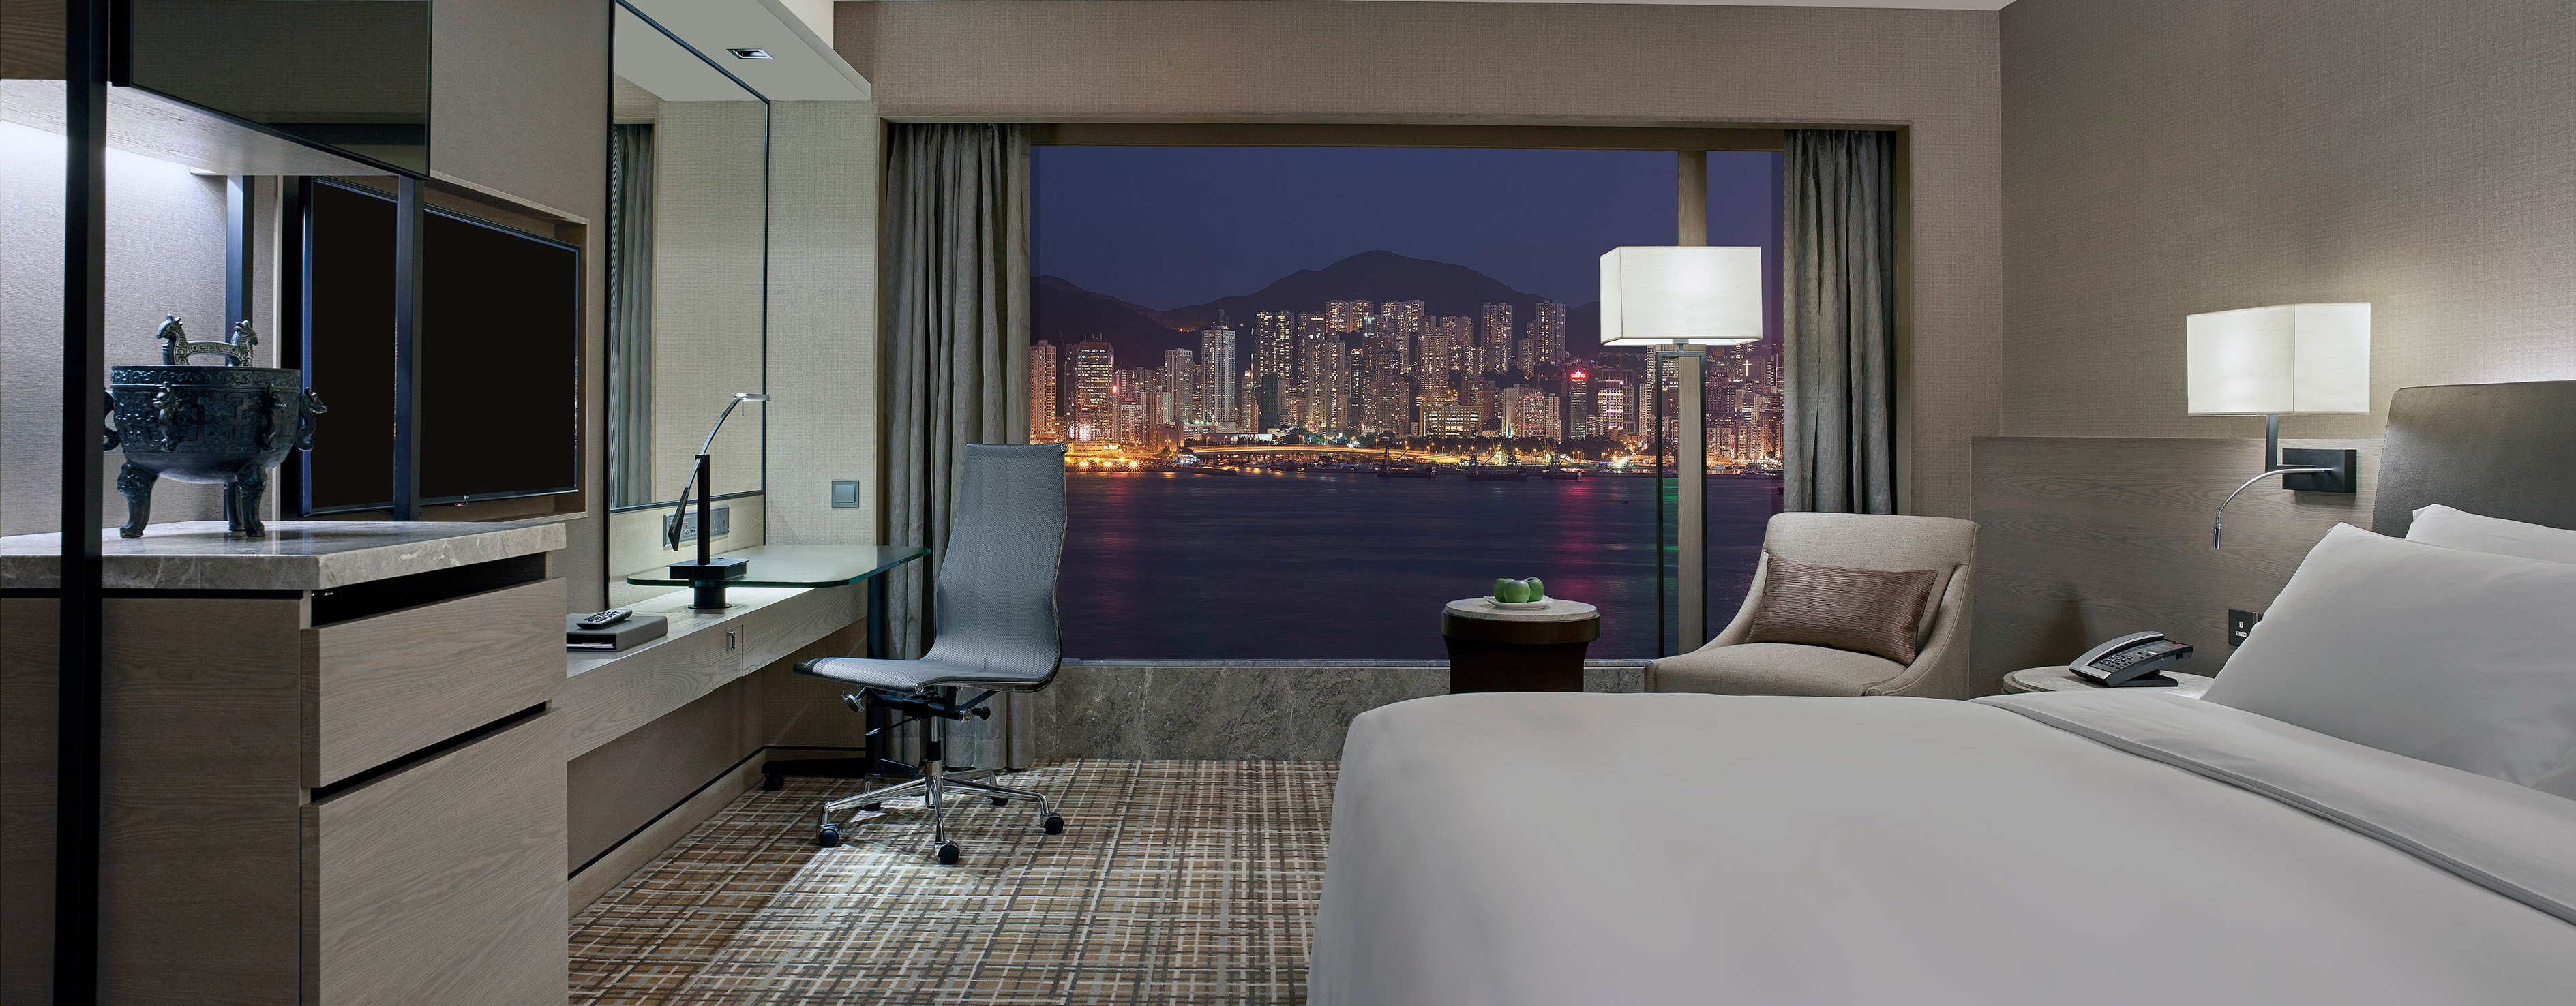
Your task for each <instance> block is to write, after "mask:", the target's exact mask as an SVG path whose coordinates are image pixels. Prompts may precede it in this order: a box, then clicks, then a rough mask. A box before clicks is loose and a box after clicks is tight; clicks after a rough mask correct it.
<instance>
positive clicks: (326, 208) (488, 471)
mask: <svg viewBox="0 0 2576 1006" xmlns="http://www.w3.org/2000/svg"><path fill="white" fill-rule="evenodd" d="M310 191H311V195H310V197H309V199H308V202H307V217H306V229H305V237H306V244H305V248H304V264H305V277H306V279H305V286H304V289H305V291H306V293H305V312H304V313H305V323H304V339H303V343H302V346H301V349H302V353H301V357H302V364H303V366H304V368H305V373H306V383H307V384H309V385H310V386H311V387H312V388H313V390H314V392H315V394H317V395H318V396H320V397H321V399H322V402H323V404H324V405H325V406H326V407H328V408H329V409H330V412H329V413H327V414H325V415H324V416H323V417H322V418H321V419H320V421H319V425H318V427H317V429H316V435H315V437H314V444H313V450H312V452H311V453H309V454H307V455H305V459H304V468H303V474H302V480H301V481H302V486H303V493H302V503H303V510H302V512H303V513H304V514H305V515H307V516H319V515H323V514H330V513H348V512H354V511H363V510H380V509H384V508H386V507H389V506H391V505H393V502H394V499H393V493H394V485H393V484H394V479H393V471H394V464H395V457H394V385H395V380H396V369H395V359H394V356H395V353H394V348H395V347H394V314H395V311H394V307H395V303H394V301H395V287H394V279H395V266H394V258H395V256H394V245H395V235H394V223H395V217H396V214H397V212H398V209H397V206H396V204H395V202H394V200H393V199H391V198H389V197H387V196H384V195H380V194H377V193H375V192H371V191H368V190H366V189H361V188H355V187H349V186H343V185H338V184H333V183H328V182H320V183H317V184H315V185H314V186H312V188H311V190H310ZM580 269H581V265H580V255H579V253H578V251H577V250H576V249H574V248H573V246H571V245H567V244H564V243H562V242H559V241H553V240H549V239H547V238H542V237H538V236H536V235H533V234H528V233H525V232H522V231H517V230H512V229H509V228H506V227H502V226H499V225H496V224H492V223H488V222H485V221H481V220H476V219H473V218H470V217H466V216H463V215H460V214H455V213H449V212H445V211H441V210H434V209H433V210H428V211H427V212H426V213H425V214H424V221H423V225H422V234H421V308H420V317H419V318H418V319H417V323H416V326H415V329H414V330H415V332H416V333H417V338H418V340H419V344H420V370H419V373H417V374H415V375H413V382H414V390H413V408H414V410H415V412H416V418H415V422H414V429H415V431H416V433H417V440H418V450H419V454H420V457H419V465H420V468H419V471H420V482H419V485H418V486H417V487H416V490H415V492H416V495H417V496H418V497H419V500H418V501H419V502H421V503H424V504H431V503H458V502H464V501H468V500H485V499H499V498H503V497H511V496H535V495H544V494H549V493H562V492H571V491H573V490H574V489H576V488H578V487H579V485H580V482H581V475H580V470H581V467H580V466H581V454H580V441H579V425H578V423H579V420H580V367H581V360H580V346H581V315H580V291H581V274H580Z"/></svg>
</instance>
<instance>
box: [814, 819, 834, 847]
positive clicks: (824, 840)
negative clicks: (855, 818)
mask: <svg viewBox="0 0 2576 1006" xmlns="http://www.w3.org/2000/svg"><path fill="white" fill-rule="evenodd" d="M814 844H815V845H817V846H820V847H822V848H826V849H830V848H836V847H838V846H839V845H840V844H841V829H839V828H835V827H832V826H831V825H828V824H827V825H824V826H822V827H821V828H818V829H816V830H815V832H814Z"/></svg>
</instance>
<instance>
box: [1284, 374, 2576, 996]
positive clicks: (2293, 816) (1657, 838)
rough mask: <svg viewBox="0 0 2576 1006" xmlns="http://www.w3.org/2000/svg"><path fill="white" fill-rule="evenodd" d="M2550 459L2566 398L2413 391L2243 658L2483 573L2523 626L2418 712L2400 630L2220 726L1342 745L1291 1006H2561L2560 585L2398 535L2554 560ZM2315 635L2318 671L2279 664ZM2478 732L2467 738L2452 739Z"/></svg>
mask: <svg viewBox="0 0 2576 1006" xmlns="http://www.w3.org/2000/svg"><path fill="white" fill-rule="evenodd" d="M2568 429H2576V382H2548V383H2539V384H2520V385H2478V386H2460V387H2449V388H2410V389H2404V390H2402V391H2400V392H2399V393H2398V394H2397V396H2396V399H2395V401H2394V402H2393V403H2392V406H2391V409H2390V430H2389V435H2388V440H2387V441H2386V443H2385V445H2384V447H2383V452H2382V462H2381V468H2382V470H2381V473H2380V481H2379V486H2380V498H2379V502H2378V512H2377V517H2376V519H2375V521H2374V525H2375V529H2376V530H2379V531H2381V532H2383V533H2386V534H2391V537H2388V538H2382V537H2379V536H2376V535H2371V534H2368V533H2366V532H2362V531H2359V530H2358V529H2351V528H2339V529H2338V531H2337V533H2336V534H2332V535H2329V536H2328V541H2327V542H2325V543H2321V545H2320V547H2319V552H2318V553H2315V554H2312V555H2311V557H2310V559H2309V563H2308V564H2307V565H2303V567H2302V569H2301V573H2300V575H2299V576H2298V577H2294V578H2293V581H2292V586H2291V588H2289V589H2286V590H2285V591H2284V595H2283V599H2282V600H2281V601H2279V602H2276V604H2275V608H2274V611H2273V613H2272V614H2271V615H2269V616H2268V617H2267V620H2266V629H2265V631H2260V632H2258V633H2257V635H2256V638H2255V639H2252V640H2249V641H2248V642H2247V644H2246V646H2247V649H2246V650H2244V651H2241V652H2240V654H2239V656H2238V658H2237V660H2238V663H2239V664H2245V662H2246V661H2247V659H2248V658H2249V657H2253V656H2255V650H2254V647H2256V646H2257V645H2258V644H2262V645H2264V646H2268V647H2270V648H2271V649H2270V650H2269V652H2270V653H2271V654H2272V655H2273V658H2274V662H2275V663H2295V662H2296V656H2297V654H2301V653H2323V652H2326V651H2329V650H2331V649H2332V648H2333V647H2334V646H2336V645H2343V644H2340V643H2337V642H2335V640H2336V638H2337V637H2353V636H2355V635H2356V630H2355V629H2353V628H2352V626H2350V625H2339V624H2337V622H2336V619H2338V618H2364V619H2365V621H2364V622H2363V628H2362V629H2361V630H2358V631H2359V633H2360V634H2361V635H2363V636H2365V637H2366V636H2367V633H2368V632H2370V631H2374V630H2372V629H2371V628H2370V627H2371V626H2373V625H2392V624H2393V620H2391V619H2389V618H2387V617H2385V616H2377V617H2376V620H2375V621H2371V620H2369V609H2368V604H2369V603H2383V602H2384V603H2395V602H2394V601H2387V600H2386V599H2383V602H2370V601H2368V599H2366V598H2365V599H2363V600H2360V601H2351V602H2349V603H2348V604H2347V603H2346V602H2345V601H2343V600H2338V598H2340V597H2341V595H2335V594H2331V593H2324V594H2321V593H2319V589H2321V588H2318V586H2317V585H2318V584H2319V583H2327V584H2332V583H2335V582H2339V581H2336V580H2334V579H2333V578H2334V577H2339V576H2345V575H2346V573H2345V572H2344V571H2345V570H2347V569H2363V566H2362V565H2356V563H2359V562H2360V561H2361V560H2359V559H2353V558H2351V556H2376V557H2379V558H2378V559H2376V560H2373V561H2380V560H2384V561H2385V562H2388V563H2401V562H2402V563H2424V564H2425V565H2424V566H2423V568H2424V569H2425V570H2427V572H2425V573H2423V574H2422V576H2423V578H2424V583H2425V584H2432V585H2443V584H2449V583H2451V582H2452V581H2450V580H2446V579H2443V577H2446V576H2451V575H2453V574H2454V573H2457V574H2458V575H2462V576H2471V577H2472V578H2473V579H2474V578H2475V577H2484V578H2485V579H2477V580H2475V582H2474V583H2472V584H2471V586H2470V587H2464V588H2460V591H2459V592H2458V593H2459V596H2462V597H2470V596H2472V595H2473V594H2474V593H2475V591H2477V590H2485V591H2489V592H2490V593H2489V594H2488V595H2479V596H2484V597H2485V598H2486V600H2484V601H2482V602H2480V603H2481V604H2484V605H2486V606H2488V607H2492V608H2497V609H2499V613H2497V614H2494V615H2493V616H2492V617H2495V618H2502V619H2509V620H2513V624H2517V625H2519V624H2526V623H2528V624H2533V625H2536V626H2538V628H2537V629H2536V630H2535V635H2534V639H2535V640H2536V642H2533V643H2530V644H2528V645H2526V644H2524V643H2522V642H2520V641H2518V640H2509V639H2501V638H2499V637H2501V636H2503V635H2505V634H2503V633H2499V632H2497V631H2495V630H2494V628H2493V627H2488V628H2487V629H2486V630H2484V631H2483V633H2482V635H2478V636H2477V637H2476V640H2477V641H2473V642H2472V643H2471V644H2470V645H2473V646H2479V647H2485V648H2484V649H2477V650H2475V651H2474V652H2470V653H2468V654H2467V656H2466V657H2461V658H2459V659H2467V660H2469V661H2470V662H2471V663H2472V664H2474V665H2475V666H2474V668H2472V669H2471V670H2470V671H2463V672H2457V673H2464V674H2468V675H2470V676H2472V677H2475V678H2476V679H2477V680H2476V681H2474V682H2471V683H2469V684H2466V685H2448V686H2445V687H2443V688H2441V689H2439V690H2433V691H2427V690H2424V687H2425V684H2426V683H2425V680H2424V679H2425V678H2426V675H2425V674H2423V673H2414V672H2410V670H2409V669H2410V668H2415V667H2421V666H2429V665H2430V664H2433V663H2443V662H2446V661H2452V660H2453V659H2454V657H2455V656H2457V655H2458V653H2460V652H2462V651H2443V650H2428V649H2423V648H2424V647H2431V646H2435V645H2437V644H2436V643H2435V642H2432V641H2427V640H2422V639H2418V638H2416V637H2417V636H2419V635H2424V633H2420V632H2412V631H2399V630H2398V629H2396V628H2389V629H2383V630H2376V631H2381V632H2382V633H2383V634H2386V635H2387V637H2388V638H2384V639H2370V638H2359V639H2355V640H2348V642H2349V643H2350V644H2351V645H2357V646H2360V647H2363V648H2364V651H2366V652H2369V653H2371V654H2374V655H2379V656H2380V657H2381V658H2382V659H2381V662H2382V663H2383V664H2385V666H2380V667H2374V668H2365V669H2363V671H2361V672H2353V671H2351V668H2350V666H2348V665H2351V664H2353V663H2354V662H2353V661H2352V660H2351V659H2350V658H2348V657H2347V658H2345V659H2344V660H2343V664H2341V665H2337V666H2327V667H2318V668H2311V669H2307V670H2304V671H2298V672H2296V673H2293V672H2291V671H2282V672H2277V673H2275V672H2265V673H2264V674H2262V675H2257V674H2248V675H2247V676H2245V677H2244V678H2243V680H2244V681H2245V682H2248V683H2247V684H2244V685H2242V686H2239V687H2237V688H2236V689H2235V692H2236V697H2235V698H2234V699H2233V701H2232V703H2231V702H2219V701H2202V700H2197V699H2185V698H2179V697H2176V696H2173V695H2169V694H2135V693H2126V692H2123V693H2104V692H2094V693H2042V694H2032V695H2016V696H1998V697H1992V698H1986V699H1980V700H1976V701H1974V702H1950V701H1943V700H1935V699H1914V698H1865V699H1815V698H1785V697H1741V696H1712V695H1671V694H1658V695H1583V694H1577V695H1536V694H1508V693H1506V694H1474V695H1454V696H1442V697H1438V698H1432V699H1418V700H1414V701H1411V702H1404V703H1398V704H1396V705H1392V706H1387V707H1383V708H1381V709H1377V710H1373V711H1371V712H1368V713H1366V714H1363V715H1362V716H1360V717H1359V718H1358V719H1356V720H1355V721H1354V722H1353V723H1352V726H1351V731H1350V735H1349V740H1348V742H1347V744H1346V747H1345V750H1344V755H1343V761H1342V767H1341V779H1340V782H1339V785H1338V789H1337V791H1336V795H1335V801H1334V809H1333V826H1332V827H1333V834H1332V846H1331V853H1330V855H1329V857H1328V861H1327V870H1326V876H1325V881H1324V892H1323V901H1322V905H1321V908H1320V910H1319V913H1318V917H1317V920H1316V930H1315V943H1314V951H1313V958H1312V967H1311V970H1310V974H1309V989H1310V998H1309V1001H1311V1002H1315V1003H1318V1004H1328V1006H1362V1004H1371V1006H1373V1004H1398V1003H1401V1004H1413V1006H1428V1004H1443V1003H1461V1004H1463V1003H1478V1004H1512V1003H1590V1002H1635V1003H1679V1002H1694V1003H1765V1004H1791V1003H1797V1004H1804V1003H1815V1004H1851V1003H1898V1002H1901V1003H1951V1002H1957V1003H1978V1004H1987V1006H2019V1004H2037V1003H2131V1002H2134V1003H2157V1004H2172V1003H2186V1002H2190V1003H2281V1004H2305V1003H2318V1004H2323V1003H2336V1004H2349V1003H2524V1002H2529V1003H2543V1002H2546V1003H2567V1002H2576V799H2571V798H2570V797H2571V796H2576V783H2571V781H2570V780H2571V777H2570V776H2568V775H2567V772H2568V771H2569V769H2568V767H2567V766H2569V765H2576V761H2568V760H2567V754H2566V753H2567V752H2568V751H2569V750H2576V749H2571V748H2570V747H2569V744H2568V743H2567V741H2566V736H2565V735H2571V734H2576V659H2571V658H2566V657H2564V656H2563V654H2565V653H2567V652H2570V650H2571V649H2576V628H2570V627H2568V626H2567V625H2566V624H2563V623H2566V622H2569V621H2570V620H2568V619H2562V618H2557V617H2554V615H2552V614H2550V613H2551V612H2552V611H2553V609H2552V608H2551V605H2563V604H2564V602H2565V601H2566V600H2567V598H2568V596H2569V591H2571V590H2576V579H2570V577H2576V565H2564V564H2561V563H2552V562H2543V561H2540V560H2537V559H2528V558H2518V557H2511V558H2496V557H2483V556H2473V555H2471V554H2469V553H2466V552H2456V553H2455V552H2454V550H2451V549H2444V548H2439V547H2437V546H2435V545H2430V544H2419V543H2415V542H2408V541H2399V540H2395V539H2394V537H2393V536H2394V535H2403V534H2406V533H2407V530H2408V527H2407V523H2406V517H2407V515H2409V514H2411V513H2413V512H2415V510H2416V509H2417V508H2418V507H2423V506H2429V505H2431V504H2435V503H2443V504H2448V505H2451V506H2455V507H2458V508H2460V509H2462V510H2468V511H2475V512H2478V513H2483V514H2488V515H2491V516H2494V517H2500V518H2506V519H2509V520H2512V521H2523V522H2529V523H2531V524H2534V525H2541V526H2544V527H2546V528H2550V529H2557V528H2576V491H2571V488H2576V487H2571V485H2570V483H2571V482H2576V474H2571V473H2576V444H2571V443H2569V442H2567V441H2576V438H2568V437H2565V436H2564V435H2563V432H2562V431H2565V430H2568ZM2392 515H2393V519H2392ZM2552 533H2560V532H2552ZM2364 539H2369V540H2364ZM2334 549H2344V550H2346V551H2345V552H2337V553H2335V555H2337V556H2344V557H2345V558H2346V560H2347V561H2346V562H2345V565H2341V566H2336V565H2332V557H2329V558H2326V559H2321V558H2320V556H2322V555H2326V554H2327V553H2329V552H2332V551H2333V550H2334ZM2426 549H2430V550H2432V552H2433V553H2440V554H2439V555H2435V556H2434V557H2433V558H2432V559H2427V558H2425V556H2426V555H2428V554H2430V553H2426V552H2425V551H2424V550H2426ZM2446 564H2447V565H2446ZM2311 567H2321V568H2320V569H2318V570H2312V569H2311ZM2454 567H2456V568H2454ZM2395 568H2400V567H2396V566H2383V567H2381V569H2382V572H2381V573H2379V574H2370V573H2367V572H2366V571H2365V572H2359V573H2350V574H2349V575H2350V577H2352V578H2354V579H2355V580H2356V581H2359V580H2366V579H2368V578H2369V577H2370V576H2372V575H2377V576H2379V577H2380V578H2381V579H2386V578H2387V575H2386V571H2387V570H2388V569H2395ZM2402 568H2404V569H2407V570H2410V571H2411V570H2414V569H2415V568H2417V567H2414V566H2405V567H2402ZM2444 570H2449V571H2450V572H2445V571H2444ZM2462 570H2466V571H2467V572H2460V571H2462ZM2498 570H2501V571H2502V572H2496V571H2498ZM2303 581H2304V582H2305V583H2306V586H2305V587H2303V586H2302V583H2303ZM2464 582H2465V581H2464ZM2409 586H2410V587H2412V586H2415V585H2411V584H2410V585H2409ZM2301 591H2305V592H2304V593H2301ZM2442 592H2443V593H2444V595H2445V596H2450V594H2451V593H2452V592H2451V591H2450V590H2449V589H2448V588H2447V587H2445V588H2444V589H2443V591H2442ZM2294 594H2296V595H2297V596H2296V597H2294V596H2293V595H2294ZM2321 598H2322V599H2324V600H2320V599H2321ZM2329 601H2331V602H2332V603H2329ZM2302 605H2304V607H2302ZM2517 605H2520V607H2516V606H2517ZM2347 607H2349V609H2350V610H2346V608H2347ZM2479 617H2486V616H2479ZM2275 622H2278V623H2280V624H2279V625H2278V626H2277V627H2276V626H2275V625H2274V623H2275ZM2301 632H2307V633H2309V634H2310V636H2311V637H2312V640H2324V642H2314V641H2312V642H2310V643H2309V644H2307V645H2306V646H2305V648H2304V649H2300V650H2298V651H2295V653H2293V652H2290V651H2286V650H2285V648H2286V647H2291V646H2293V645H2296V644H2298V641H2299V639H2300V638H2301V637H2300V635H2299V633H2301ZM2442 645H2456V644H2442ZM2409 647H2415V649H2410V648H2409ZM2428 654H2429V656H2428ZM2236 666H2237V665H2231V670H2230V673H2231V674H2234V673H2236ZM2246 666H2249V667H2252V666H2257V665H2253V664H2247V665H2246ZM2517 669H2519V670H2518V671H2517ZM2446 673H2449V672H2446ZM2299 674H2306V675H2307V676H2306V677H2300V676H2299ZM2220 680H2221V682H2222V684H2225V683H2226V682H2227V680H2228V679H2227V676H2224V675H2222V676H2221V679H2220ZM2347 682H2349V683H2347ZM2267 683H2268V684H2267ZM2372 689H2379V690H2378V691H2372ZM2409 689H2414V690H2413V691H2409ZM2454 694H2457V695H2465V696H2469V697H2470V698H2476V697H2478V696H2485V698H2486V700H2488V704H2486V705H2479V704H2478V703H2477V702H2475V701H2469V700H2468V699H2462V700H2459V701H2453V700H2452V699H2450V698H2449V696H2452V695H2454ZM2392 696H2394V697H2395V698H2391V697H2392ZM2222 697H2225V696H2224V695H2223V694H2222V693H2221V692H2220V691H2219V690H2218V689H2213V692H2212V698H2213V699H2218V698H2222ZM2476 716H2487V717H2491V718H2492V729H2468V730H2463V729H2461V724H2462V723H2464V722H2484V721H2464V720H2462V719H2461V717H2476ZM2337 717H2345V719H2338V718H2337ZM2446 717H2447V719H2445V718H2446ZM2348 721H2349V722H2348ZM2302 724H2305V725H2302ZM2551 745H2555V746H2554V747H2553V746H2551ZM2535 751H2537V752H2538V753H2537V754H2534V752H2535ZM2535 759H2537V760H2535ZM2552 759H2558V760H2559V761H2560V762H2563V763H2564V764H2560V766H2559V767H2558V768H2557V769H2555V770H2554V771H2556V772H2558V773H2559V774H2558V775H2557V776H2552V775H2550V773H2551V772H2552V771H2553V769H2552V768H2551V767H2550V766H2551V764H2552V762H2551V760H2552Z"/></svg>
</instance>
